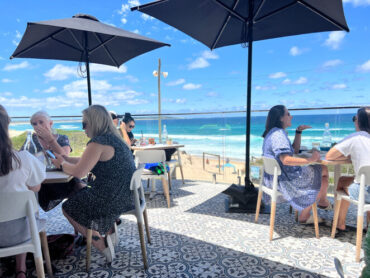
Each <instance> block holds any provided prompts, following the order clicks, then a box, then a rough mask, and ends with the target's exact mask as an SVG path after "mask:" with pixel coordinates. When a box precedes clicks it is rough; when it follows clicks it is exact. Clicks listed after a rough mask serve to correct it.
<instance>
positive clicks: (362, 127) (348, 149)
mask: <svg viewBox="0 0 370 278" xmlns="http://www.w3.org/2000/svg"><path fill="white" fill-rule="evenodd" d="M353 122H354V125H355V128H356V132H354V133H352V134H350V135H348V136H347V137H346V138H344V139H343V140H342V141H341V142H339V143H338V144H336V145H335V146H334V147H333V148H331V149H330V151H329V152H328V153H327V154H326V159H328V160H351V161H352V165H353V170H354V172H355V176H353V177H350V176H343V177H340V179H339V181H338V187H337V188H338V190H344V191H345V192H346V193H347V194H348V195H349V196H350V197H351V199H354V200H358V197H359V190H360V183H359V181H358V180H356V178H355V177H357V176H358V171H359V169H360V168H361V166H363V165H370V106H368V107H362V108H360V109H358V111H357V115H356V116H354V117H353ZM365 203H367V204H370V186H369V184H368V186H366V187H365ZM348 207H349V202H347V201H346V200H342V203H341V206H340V211H339V217H338V225H337V229H338V230H339V231H338V232H341V231H346V217H347V211H348ZM369 222H370V213H369V212H367V223H368V224H369Z"/></svg>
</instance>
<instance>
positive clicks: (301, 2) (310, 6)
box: [297, 0, 349, 32]
mask: <svg viewBox="0 0 370 278" xmlns="http://www.w3.org/2000/svg"><path fill="white" fill-rule="evenodd" d="M297 2H298V3H300V4H301V5H303V6H305V7H306V8H307V9H310V10H311V11H312V12H314V13H316V14H318V15H319V16H321V17H323V18H325V19H326V20H327V21H329V22H330V23H332V24H334V25H335V26H337V27H339V28H340V29H342V30H345V31H347V32H349V29H348V27H346V26H343V25H342V24H340V23H339V22H337V21H336V20H334V19H333V18H331V17H329V16H327V15H325V14H324V13H322V12H321V11H319V10H318V9H316V8H315V7H313V6H312V5H310V4H308V3H306V2H305V1H302V0H297Z"/></svg>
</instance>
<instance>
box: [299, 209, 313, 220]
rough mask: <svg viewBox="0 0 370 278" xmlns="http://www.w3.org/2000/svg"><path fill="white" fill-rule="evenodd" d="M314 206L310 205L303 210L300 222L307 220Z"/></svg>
mask: <svg viewBox="0 0 370 278" xmlns="http://www.w3.org/2000/svg"><path fill="white" fill-rule="evenodd" d="M311 208H312V206H309V207H307V208H305V209H304V210H302V211H301V213H300V214H299V217H298V222H305V221H306V220H307V219H308V218H309V217H310V212H311Z"/></svg>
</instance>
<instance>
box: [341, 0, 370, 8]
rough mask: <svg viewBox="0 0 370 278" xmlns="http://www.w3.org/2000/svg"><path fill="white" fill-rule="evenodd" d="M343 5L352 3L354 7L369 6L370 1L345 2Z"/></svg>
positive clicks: (347, 0) (354, 0) (355, 0)
mask: <svg viewBox="0 0 370 278" xmlns="http://www.w3.org/2000/svg"><path fill="white" fill-rule="evenodd" d="M343 3H352V5H353V6H355V7H358V6H369V5H370V0H343Z"/></svg>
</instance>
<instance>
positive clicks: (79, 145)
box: [12, 129, 89, 156]
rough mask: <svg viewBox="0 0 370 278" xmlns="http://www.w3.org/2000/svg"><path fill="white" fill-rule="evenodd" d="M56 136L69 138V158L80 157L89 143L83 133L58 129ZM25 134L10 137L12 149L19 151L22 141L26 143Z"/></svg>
mask: <svg viewBox="0 0 370 278" xmlns="http://www.w3.org/2000/svg"><path fill="white" fill-rule="evenodd" d="M56 132H57V133H58V134H63V135H67V136H68V138H69V142H70V144H71V147H72V153H71V156H81V154H82V153H83V151H84V150H85V148H86V143H87V142H88V141H89V138H88V137H87V136H86V135H85V133H84V132H83V131H75V130H61V129H58V130H57V131H56ZM26 137H27V132H23V133H22V134H20V135H18V136H14V137H12V143H13V147H14V149H16V150H19V149H20V148H21V147H22V146H23V143H24V141H26Z"/></svg>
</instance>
